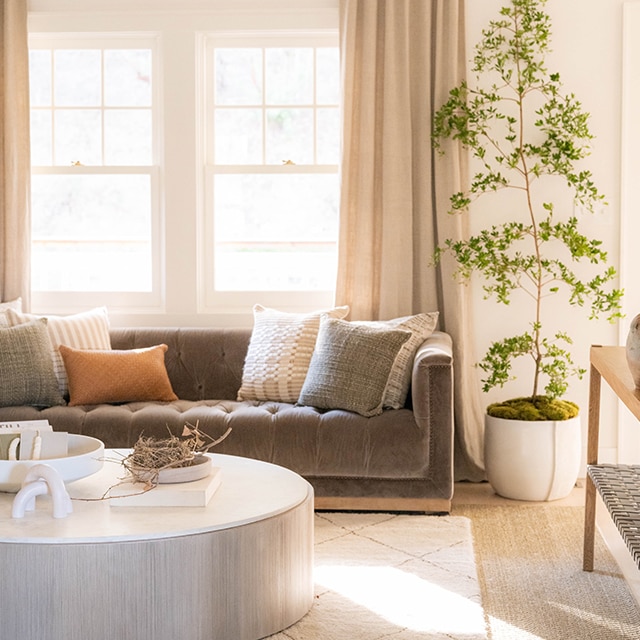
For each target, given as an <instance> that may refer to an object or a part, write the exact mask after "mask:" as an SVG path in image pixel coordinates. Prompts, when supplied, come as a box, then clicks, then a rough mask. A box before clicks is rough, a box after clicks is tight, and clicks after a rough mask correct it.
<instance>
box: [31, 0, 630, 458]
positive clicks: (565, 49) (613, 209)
mask: <svg viewBox="0 0 640 640" xmlns="http://www.w3.org/2000/svg"><path fill="white" fill-rule="evenodd" d="M505 2H506V0H467V3H466V10H467V53H468V57H469V59H471V57H472V53H473V45H474V44H475V43H476V42H477V41H478V40H479V38H480V32H481V29H482V28H484V27H485V26H486V24H487V23H488V21H489V20H490V19H493V18H495V17H496V16H497V15H498V10H499V9H500V7H501V6H503V5H504V4H505ZM258 4H259V6H260V7H261V8H262V9H266V10H270V9H273V8H280V9H282V8H283V7H284V6H288V7H289V8H291V10H292V11H300V10H305V9H309V8H310V7H313V8H315V9H318V8H321V9H323V10H325V11H326V12H328V13H327V15H330V14H332V12H334V11H335V8H336V6H337V0H258ZM624 4H625V2H624V0H549V1H548V3H547V5H546V10H547V11H548V13H549V14H550V15H551V18H552V27H553V30H552V34H553V37H552V49H553V52H552V54H551V55H550V56H549V68H550V70H552V71H558V72H559V73H560V74H561V78H562V80H563V83H564V86H565V88H566V89H567V90H569V91H572V92H574V93H575V94H576V95H577V97H578V98H579V99H580V101H581V102H582V104H583V106H584V108H585V110H587V111H588V112H590V113H591V122H590V126H591V131H592V133H593V134H594V135H595V139H594V141H593V144H592V156H591V158H590V159H589V161H588V166H589V168H590V169H591V170H592V172H593V174H594V177H595V181H596V184H597V185H598V187H599V188H600V190H601V191H602V192H603V193H604V194H605V195H606V197H607V201H608V203H609V206H608V207H607V208H606V212H604V213H602V214H598V215H595V216H588V217H587V218H586V219H585V227H584V229H585V231H586V232H587V233H588V235H593V236H595V237H597V238H599V239H601V240H602V241H603V242H604V245H605V248H606V249H607V251H608V252H609V258H610V262H611V263H612V264H613V265H614V266H615V267H616V268H617V269H618V270H619V271H621V272H623V274H624V271H625V269H624V265H620V229H621V213H620V211H621V108H622V84H621V74H622V32H623V31H622V14H623V5H624ZM78 6H79V4H78V1H77V0H30V2H29V7H30V10H31V11H32V12H33V13H32V21H33V23H34V25H35V26H36V28H43V29H44V30H46V27H47V25H50V26H52V27H53V28H59V27H60V25H61V24H62V25H64V24H66V25H67V26H66V28H67V29H70V30H72V25H70V23H69V22H68V21H67V16H65V10H71V11H76V10H77V9H78ZM187 6H196V7H198V8H199V9H202V10H204V12H203V22H202V28H203V29H206V28H208V27H211V23H212V21H215V22H216V23H218V24H219V22H218V21H219V19H220V15H218V16H214V15H213V13H209V12H210V11H211V10H212V9H220V8H227V9H231V8H232V10H233V11H248V12H251V13H252V15H255V19H256V20H258V19H260V12H259V11H258V12H256V11H255V7H256V0H233V2H229V1H227V0H83V3H82V9H83V10H86V11H90V12H91V11H96V10H98V11H100V10H102V11H104V14H103V15H102V26H103V27H104V28H106V29H115V30H118V29H122V30H125V29H126V30H128V29H129V28H131V25H133V26H134V27H135V28H138V29H145V30H146V29H152V30H153V29H156V30H158V31H162V29H164V28H166V22H167V20H169V21H170V23H171V27H170V28H171V29H172V30H173V31H174V32H177V33H180V32H181V27H182V24H181V15H180V12H181V11H183V10H184V9H185V7H187ZM293 7H295V9H293ZM136 8H141V9H142V11H141V12H139V13H137V12H136V11H135V9H136ZM145 8H153V9H154V10H160V11H161V13H164V15H162V16H160V17H158V18H157V20H156V21H155V22H153V24H149V23H148V21H147V19H146V16H145V15H144V9H145ZM124 14H128V17H127V19H126V21H125V22H123V15H124ZM263 15H264V14H263ZM227 17H229V16H227ZM125 25H126V26H125ZM63 28H64V27H63ZM176 42H177V45H176V46H178V45H180V46H181V48H180V47H178V48H177V49H175V50H173V51H171V52H169V58H170V60H171V64H172V65H173V66H175V68H176V75H177V76H179V75H180V60H181V58H183V57H184V56H191V55H193V53H192V51H193V43H192V42H190V41H188V39H185V40H184V42H182V41H180V40H179V39H178V40H177V41H176ZM185 80H186V81H187V82H188V84H189V85H190V86H192V85H193V83H194V79H193V78H183V81H185ZM188 96H189V92H184V93H182V94H180V93H179V92H169V99H168V102H167V104H166V105H165V115H167V114H170V113H171V112H172V109H173V108H174V107H175V104H174V103H172V100H175V101H181V100H187V99H190V98H189V97H188ZM194 110H195V105H194ZM192 126H193V125H192V123H184V127H185V128H184V129H183V131H182V132H181V133H176V134H175V135H173V136H170V137H169V139H168V140H167V151H169V153H168V154H167V158H168V159H169V160H168V162H169V164H168V166H167V167H166V171H167V174H168V175H171V176H173V177H174V179H173V181H174V183H175V184H179V185H181V187H183V186H184V185H185V184H187V185H188V184H191V185H193V184H194V180H193V174H194V173H195V167H194V166H192V163H193V162H194V160H193V158H194V153H193V151H194V149H193V131H192V130H191V127H192ZM187 133H189V135H186V134H187ZM169 165H170V166H169ZM190 191H193V189H192V190H187V192H184V189H183V188H180V189H179V190H176V191H175V193H173V195H172V192H170V193H169V194H168V202H167V206H169V207H171V206H176V207H182V208H184V207H187V208H189V209H193V208H194V207H195V206H196V203H195V201H194V194H193V193H190ZM172 199H173V200H175V202H174V201H173V200H172ZM485 223H486V220H482V221H481V222H480V221H479V224H478V225H476V228H479V226H480V224H485ZM196 233H197V229H196V226H195V221H193V220H188V221H182V222H181V223H180V224H177V223H176V224H175V225H174V226H172V227H170V228H169V229H168V230H167V237H168V238H170V242H168V243H167V252H168V256H167V259H168V270H167V274H166V277H167V287H168V290H169V293H170V294H171V295H170V296H169V298H170V299H171V303H170V304H169V306H168V308H167V309H166V310H165V314H164V317H163V318H157V317H156V318H153V317H149V318H142V319H140V318H138V319H134V318H128V317H126V316H123V317H121V318H119V319H118V320H117V323H119V324H123V323H125V324H126V323H130V322H132V321H134V322H136V323H149V322H152V323H159V324H166V323H175V322H181V321H183V320H184V321H186V322H189V321H190V322H191V323H194V318H196V320H195V323H198V322H205V323H206V324H211V323H212V319H211V318H202V317H200V318H198V317H197V316H194V315H193V314H194V313H195V312H196V300H195V293H194V290H193V289H192V288H189V287H184V286H183V283H184V282H185V281H186V282H193V281H194V280H195V278H196V268H197V267H196V256H195V255H193V254H190V253H188V252H185V251H184V250H183V248H184V247H189V246H192V243H191V240H190V239H191V238H193V236H194V234H196ZM631 253H633V251H632V252H631ZM631 257H635V256H631ZM637 260H638V262H640V256H639V257H638V258H637ZM637 266H640V265H637ZM633 267H634V265H630V266H629V267H628V269H627V271H629V270H630V271H631V272H632V273H633V272H634V268H633ZM631 282H633V279H632V278H631ZM625 286H628V285H627V283H626V280H625ZM637 295H640V292H638V293H637V294H634V295H632V296H630V300H632V301H633V300H635V299H636V296H637ZM630 304H631V305H633V304H634V303H633V302H631V303H630ZM638 304H639V305H640V300H639V301H638ZM474 308H475V313H476V320H477V322H476V340H477V345H478V349H477V351H478V353H477V358H478V359H480V357H481V356H482V354H483V353H484V351H485V349H486V347H487V346H488V344H489V342H490V341H491V340H493V339H496V338H500V337H502V336H505V335H510V334H511V333H515V332H518V331H520V326H519V324H518V322H517V321H518V319H519V318H518V315H519V314H518V309H517V308H513V309H506V308H505V309H502V308H501V307H496V305H495V303H493V302H486V301H484V300H482V295H481V292H479V291H476V292H475V300H474ZM638 311H640V308H638ZM626 312H627V315H628V317H627V319H626V320H624V321H622V323H620V324H619V325H609V324H608V323H607V322H606V321H588V320H587V319H586V314H585V313H583V312H581V311H579V310H578V311H569V312H568V311H567V309H566V305H564V304H562V303H559V304H556V305H555V308H554V307H552V314H555V315H558V316H562V317H567V319H568V327H569V328H570V331H571V334H572V335H573V338H574V341H575V344H574V353H575V356H576V360H577V361H578V362H579V363H580V364H581V365H582V366H585V367H588V352H589V346H590V345H591V344H622V342H621V340H624V336H626V332H627V328H628V322H629V320H630V319H631V317H633V315H635V312H634V311H633V309H626ZM497 314H499V315H497ZM227 320H228V321H229V322H231V321H233V319H232V318H229V319H227ZM238 320H239V319H238V318H236V319H235V321H238ZM241 321H242V322H243V323H245V324H250V322H251V319H250V317H247V318H243V319H242V320H241ZM605 387H606V385H603V389H604V396H603V404H602V411H603V414H604V415H608V416H610V418H611V419H610V421H607V420H603V425H602V431H601V449H602V451H603V457H606V458H608V459H615V455H616V448H617V446H618V431H617V415H618V407H617V402H615V399H614V398H613V397H612V396H611V395H609V394H608V390H607V389H606V388H605ZM518 393H522V394H523V395H526V394H527V393H529V383H528V381H527V382H526V383H525V381H524V380H519V381H518V383H517V385H516V387H515V388H511V389H509V390H508V395H510V396H512V395H515V394H518ZM499 397H500V394H499V393H496V394H492V395H490V396H488V397H487V398H486V399H487V400H492V399H498V398H499ZM569 397H570V398H571V399H573V400H575V401H576V402H577V403H578V404H579V405H580V406H581V407H583V428H584V429H585V433H586V407H587V400H588V380H587V377H586V376H585V378H584V379H583V380H582V381H577V380H576V381H574V382H573V383H572V386H571V390H570V394H569ZM638 459H640V457H639V458H638Z"/></svg>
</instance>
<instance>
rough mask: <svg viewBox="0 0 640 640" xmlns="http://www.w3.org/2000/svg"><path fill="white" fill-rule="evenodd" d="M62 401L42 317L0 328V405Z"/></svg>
mask: <svg viewBox="0 0 640 640" xmlns="http://www.w3.org/2000/svg"><path fill="white" fill-rule="evenodd" d="M62 404H64V399H63V398H62V396H61V395H60V391H59V390H58V381H57V380H56V376H55V373H54V372H53V363H52V361H51V344H50V342H49V337H48V335H47V321H46V319H44V318H43V319H39V320H35V321H33V322H29V323H27V324H22V325H19V326H16V327H8V328H6V329H5V328H0V406H2V407H13V406H22V405H33V406H41V407H50V406H53V405H62Z"/></svg>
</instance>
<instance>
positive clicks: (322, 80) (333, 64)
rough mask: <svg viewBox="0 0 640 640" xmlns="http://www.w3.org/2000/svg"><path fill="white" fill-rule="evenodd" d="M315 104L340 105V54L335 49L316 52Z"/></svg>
mask: <svg viewBox="0 0 640 640" xmlns="http://www.w3.org/2000/svg"><path fill="white" fill-rule="evenodd" d="M316 102H317V103H318V104H339V103H340V53H339V51H338V48H337V47H331V48H329V47H327V48H322V49H317V50H316Z"/></svg>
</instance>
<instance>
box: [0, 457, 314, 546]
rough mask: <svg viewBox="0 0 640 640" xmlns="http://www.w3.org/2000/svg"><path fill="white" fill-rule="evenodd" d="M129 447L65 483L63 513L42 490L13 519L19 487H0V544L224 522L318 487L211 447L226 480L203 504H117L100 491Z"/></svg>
mask: <svg viewBox="0 0 640 640" xmlns="http://www.w3.org/2000/svg"><path fill="white" fill-rule="evenodd" d="M127 453H128V451H127V450H122V449H120V450H109V449H108V450H106V451H105V460H106V461H105V464H104V467H103V469H102V470H101V471H100V472H98V473H96V474H94V475H92V476H89V477H87V478H84V479H82V480H77V481H75V482H72V483H70V484H68V485H67V489H68V491H69V494H70V495H71V497H72V499H73V513H71V514H70V515H69V516H67V517H66V518H59V519H54V518H53V517H52V510H51V503H50V497H49V496H39V497H38V498H37V499H36V509H35V511H30V512H27V513H26V514H25V517H24V518H19V519H14V518H12V517H11V507H12V503H13V499H14V497H15V494H9V493H0V544H1V543H31V544H34V543H35V544H72V543H106V542H124V541H136V540H151V539H155V538H158V539H160V538H171V537H177V536H184V535H193V534H197V533H204V532H210V531H217V530H225V529H230V528H233V527H239V526H242V525H244V524H249V523H251V522H256V521H258V520H264V519H266V518H270V517H273V516H275V515H278V514H280V513H283V512H284V511H288V510H290V509H292V508H294V507H296V506H297V505H299V504H300V503H302V502H303V501H305V500H306V499H308V498H310V497H312V495H313V489H312V488H311V485H310V484H309V483H308V482H307V481H306V480H304V479H303V478H302V477H300V476H299V475H298V474H296V473H294V472H293V471H290V470H289V469H285V468H284V467H280V466H277V465H274V464H270V463H268V462H262V461H259V460H252V459H249V458H242V457H239V456H230V455H222V454H210V455H211V458H212V459H213V466H214V467H219V468H220V473H221V483H220V486H219V488H218V489H217V491H216V492H215V493H214V495H213V497H212V498H211V500H210V501H209V503H208V505H207V506H206V507H130V506H129V507H116V506H113V505H111V504H109V503H110V500H99V499H98V498H100V497H101V496H102V495H103V494H104V493H105V491H107V490H108V489H109V487H112V486H114V484H116V483H117V481H118V478H121V477H122V475H123V472H124V469H123V468H122V466H121V465H120V464H119V463H118V462H112V461H110V460H117V459H118V458H119V457H122V456H123V455H126V454H127ZM87 499H92V500H91V501H87ZM114 504H115V502H114Z"/></svg>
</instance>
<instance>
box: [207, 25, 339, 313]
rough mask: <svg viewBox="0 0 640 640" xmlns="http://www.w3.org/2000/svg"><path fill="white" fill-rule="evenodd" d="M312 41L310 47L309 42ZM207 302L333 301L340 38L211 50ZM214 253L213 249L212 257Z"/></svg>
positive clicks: (220, 44)
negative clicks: (234, 298)
mask: <svg viewBox="0 0 640 640" xmlns="http://www.w3.org/2000/svg"><path fill="white" fill-rule="evenodd" d="M307 40H309V39H307ZM208 60H209V62H210V68H209V69H208V77H209V81H210V83H211V84H210V91H209V94H208V95H209V101H208V104H207V108H206V110H205V112H206V114H207V118H208V125H209V127H208V129H209V131H210V137H209V140H210V144H209V147H208V155H207V167H206V171H207V176H208V181H207V184H208V188H207V194H206V198H207V214H208V216H207V219H208V221H209V223H208V225H207V236H208V245H207V246H209V247H211V253H212V255H213V260H210V261H209V262H208V263H207V271H206V277H205V283H206V288H207V294H208V296H207V299H208V300H209V301H210V302H212V303H213V304H217V303H220V302H221V301H222V302H223V303H224V300H225V294H232V293H233V292H236V293H237V292H247V293H251V292H253V294H254V296H255V295H260V299H261V300H264V299H265V294H267V293H269V292H271V293H273V292H291V293H293V292H329V291H332V290H333V288H334V286H335V274H336V264H337V247H336V243H337V224H338V204H339V203H338V199H339V197H338V193H339V186H338V159H339V104H338V100H339V54H338V49H337V46H335V43H334V42H333V39H331V40H330V41H328V40H327V39H326V37H325V38H318V41H317V42H313V41H310V42H308V43H305V44H304V45H301V44H300V43H299V42H295V43H288V42H287V39H286V38H283V37H278V38H273V39H272V40H271V41H269V42H267V43H263V44H261V45H257V44H255V43H253V44H252V46H248V45H247V44H246V43H242V44H236V42H234V40H233V39H232V38H228V39H223V40H220V39H212V41H211V42H210V43H209V47H208ZM205 251H206V250H205Z"/></svg>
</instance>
